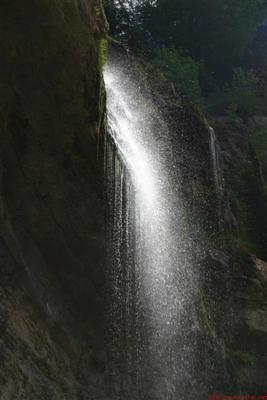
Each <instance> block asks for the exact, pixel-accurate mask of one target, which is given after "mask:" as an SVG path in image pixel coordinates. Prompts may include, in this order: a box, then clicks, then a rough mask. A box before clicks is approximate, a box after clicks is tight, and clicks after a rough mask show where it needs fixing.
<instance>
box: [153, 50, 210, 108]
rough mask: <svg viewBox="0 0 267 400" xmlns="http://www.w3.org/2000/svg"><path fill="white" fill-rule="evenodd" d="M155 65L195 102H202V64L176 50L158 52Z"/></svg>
mask: <svg viewBox="0 0 267 400" xmlns="http://www.w3.org/2000/svg"><path fill="white" fill-rule="evenodd" d="M154 63H155V64H156V65H157V66H158V67H159V68H161V69H162V70H163V71H164V72H165V74H166V75H167V76H168V78H170V79H171V80H172V81H174V82H175V83H176V84H177V85H178V86H179V87H180V89H181V90H182V91H183V92H184V93H185V94H187V95H188V96H189V97H191V98H192V99H193V100H195V101H197V102H200V101H201V89H200V83H199V80H200V72H201V70H202V64H201V63H199V62H197V61H195V60H193V58H191V57H190V56H188V55H186V54H184V53H182V52H181V51H178V50H176V49H174V48H166V47H164V48H162V49H160V50H158V51H157V53H156V57H155V59H154Z"/></svg>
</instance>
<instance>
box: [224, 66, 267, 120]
mask: <svg viewBox="0 0 267 400" xmlns="http://www.w3.org/2000/svg"><path fill="white" fill-rule="evenodd" d="M261 88H262V83H261V80H260V78H258V77H257V76H256V74H255V73H254V71H253V70H248V71H247V72H245V71H244V70H242V68H237V69H235V70H234V74H233V79H232V82H231V84H230V85H228V86H227V88H226V90H225V105H226V110H227V111H228V113H229V115H230V116H232V115H233V114H236V113H237V114H239V115H241V116H243V117H248V116H250V115H253V114H255V113H256V112H257V111H258V110H259V109H260V107H261Z"/></svg>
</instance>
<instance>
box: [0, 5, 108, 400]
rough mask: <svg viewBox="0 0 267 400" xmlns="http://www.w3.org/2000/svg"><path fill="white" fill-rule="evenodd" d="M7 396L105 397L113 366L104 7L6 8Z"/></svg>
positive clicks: (1, 105) (2, 252) (1, 265)
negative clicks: (102, 151) (103, 143)
mask: <svg viewBox="0 0 267 400" xmlns="http://www.w3.org/2000/svg"><path fill="white" fill-rule="evenodd" d="M0 26H1V28H0V34H1V37H2V40H1V45H0V54H1V66H0V88H1V99H0V277H1V279H0V298H1V307H0V321H1V341H0V346H1V361H0V397H1V399H3V400H6V399H25V400H26V399H27V400H28V399H29V400H30V399H37V398H38V399H60V400H62V399H64V398H68V399H77V398H79V399H83V398H88V393H90V395H92V394H95V396H97V393H96V392H97V390H98V389H97V388H99V387H100V386H101V385H99V383H98V381H99V380H100V379H102V376H103V370H104V366H102V368H101V369H99V368H97V367H96V363H95V362H94V360H95V359H98V358H99V356H98V354H99V352H101V351H102V346H103V319H102V318H103V289H104V285H105V281H104V274H103V264H104V240H105V237H104V207H103V201H102V198H103V196H102V193H103V188H102V182H103V179H102V160H101V156H98V155H97V154H98V135H99V130H100V125H101V120H102V118H103V115H102V112H101V110H102V109H103V108H104V107H103V105H101V102H102V103H103V102H104V96H103V93H102V92H103V91H102V89H101V87H102V82H101V72H100V66H99V47H100V41H101V39H102V38H103V37H104V35H105V31H106V22H105V19H104V16H103V12H102V8H101V4H100V3H99V2H97V1H95V2H91V1H85V0H84V1H81V0H79V1H78V0H77V1H75V0H73V1H68V2H66V1H62V0H52V1H47V0H42V1H37V0H30V1H27V2H26V3H24V2H21V1H12V2H10V1H5V0H4V1H2V2H1V5H0Z"/></svg>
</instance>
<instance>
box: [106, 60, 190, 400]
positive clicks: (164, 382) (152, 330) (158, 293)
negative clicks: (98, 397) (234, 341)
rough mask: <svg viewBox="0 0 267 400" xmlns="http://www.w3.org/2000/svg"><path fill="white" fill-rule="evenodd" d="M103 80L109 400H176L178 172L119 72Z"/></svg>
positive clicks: (155, 118) (181, 322) (181, 328)
mask: <svg viewBox="0 0 267 400" xmlns="http://www.w3.org/2000/svg"><path fill="white" fill-rule="evenodd" d="M104 77H105V83H106V89H107V105H108V132H107V136H106V139H105V141H106V143H105V153H106V156H105V170H106V177H107V196H108V201H109V205H110V215H109V224H108V226H109V237H110V244H111V249H110V254H109V259H110V264H111V270H110V286H111V303H112V304H111V309H110V315H111V322H110V325H111V332H110V336H111V338H112V340H111V341H112V344H111V348H112V351H111V352H112V357H111V358H112V363H113V365H112V371H113V381H112V382H113V383H112V390H113V392H114V393H113V397H115V398H118V399H129V400H131V399H139V400H143V399H151V400H156V399H159V400H169V399H173V400H179V399H180V398H181V399H184V395H181V393H182V392H183V391H185V390H186V389H185V388H184V386H185V385H187V383H188V381H190V379H193V378H192V376H193V375H192V374H193V373H192V369H193V352H194V344H193V343H192V341H190V340H189V338H188V333H187V331H188V324H192V321H191V320H190V321H189V319H190V318H189V316H191V317H192V307H193V305H192V304H193V302H192V288H191V283H190V282H191V274H192V265H191V264H192V262H191V254H190V246H191V244H190V240H189V237H188V233H187V224H186V217H185V213H184V207H183V204H182V202H181V199H180V196H179V192H180V187H179V171H176V170H175V168H176V167H175V163H174V162H173V159H174V156H173V154H172V153H173V150H172V148H171V144H170V143H171V142H170V139H169V132H168V128H167V124H166V123H165V121H164V120H163V118H162V117H161V116H160V113H159V110H158V109H157V108H156V107H155V105H154V104H153V101H152V100H151V99H150V98H147V97H145V96H144V95H143V94H142V90H141V88H140V87H138V84H137V83H136V82H135V81H134V79H133V78H132V77H131V74H130V73H129V71H127V70H126V69H125V68H124V66H123V63H122V62H121V63H118V61H116V62H112V61H109V63H108V65H107V66H106V68H105V73H104ZM190 377H191V378H190ZM191 383H192V381H191ZM180 396H181V397H180Z"/></svg>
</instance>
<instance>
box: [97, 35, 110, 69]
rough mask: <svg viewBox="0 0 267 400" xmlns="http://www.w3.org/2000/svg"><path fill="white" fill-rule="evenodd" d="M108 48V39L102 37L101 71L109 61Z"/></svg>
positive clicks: (99, 57) (99, 64)
mask: <svg viewBox="0 0 267 400" xmlns="http://www.w3.org/2000/svg"><path fill="white" fill-rule="evenodd" d="M107 50H108V41H107V40H106V39H101V40H100V44H99V50H98V66H99V69H100V70H101V71H103V68H104V65H105V64H106V62H107Z"/></svg>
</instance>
